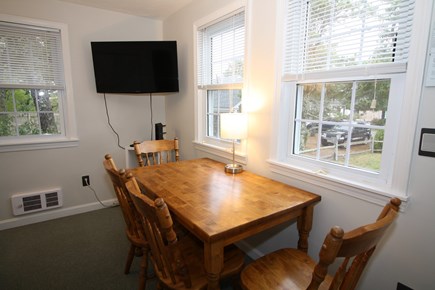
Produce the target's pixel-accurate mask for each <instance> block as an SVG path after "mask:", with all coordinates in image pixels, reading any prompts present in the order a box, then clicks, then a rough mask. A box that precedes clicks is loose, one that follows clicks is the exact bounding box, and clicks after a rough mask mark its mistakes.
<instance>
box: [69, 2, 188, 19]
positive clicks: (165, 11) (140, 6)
mask: <svg viewBox="0 0 435 290" xmlns="http://www.w3.org/2000/svg"><path fill="white" fill-rule="evenodd" d="M61 1H64V2H71V3H75V4H80V5H85V6H91V7H95V8H101V9H107V10H112V11H116V12H122V13H126V14H131V15H136V16H144V17H149V18H154V19H165V18H166V17H167V16H169V15H171V14H173V13H175V12H176V11H178V10H180V9H181V8H183V7H184V6H186V5H188V4H189V3H190V2H192V1H193V0H61Z"/></svg>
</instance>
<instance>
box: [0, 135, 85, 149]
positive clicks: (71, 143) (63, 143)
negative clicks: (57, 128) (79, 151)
mask: <svg viewBox="0 0 435 290" xmlns="http://www.w3.org/2000/svg"><path fill="white" fill-rule="evenodd" d="M78 144H79V139H78V138H50V139H42V138H37V139H32V140H29V139H27V140H25V141H24V140H23V141H17V140H13V141H12V140H8V141H0V153H2V152H14V151H28V150H41V149H56V148H67V147H76V146H78Z"/></svg>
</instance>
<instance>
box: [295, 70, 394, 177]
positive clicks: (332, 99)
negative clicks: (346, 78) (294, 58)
mask: <svg viewBox="0 0 435 290" xmlns="http://www.w3.org/2000/svg"><path fill="white" fill-rule="evenodd" d="M389 90H390V79H382V80H363V81H351V82H325V83H314V84H299V85H298V86H297V99H296V100H297V104H296V108H297V112H296V118H295V120H294V126H295V131H294V132H295V135H294V145H293V153H294V154H296V155H299V156H303V157H306V158H310V159H315V160H321V161H325V162H328V163H334V164H337V165H341V166H345V167H354V168H360V169H364V170H369V171H374V172H379V170H380V165H381V155H382V144H383V133H384V128H385V123H386V120H385V117H386V112H387V104H388V96H389ZM318 108H321V110H322V113H321V114H319V113H318ZM300 116H302V118H301V117H300ZM320 128H321V129H320ZM319 132H321V133H320V136H319Z"/></svg>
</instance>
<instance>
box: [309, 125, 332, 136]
mask: <svg viewBox="0 0 435 290" xmlns="http://www.w3.org/2000/svg"><path fill="white" fill-rule="evenodd" d="M334 126H336V125H331V124H322V132H325V131H327V130H329V129H332V128H333V127H334ZM307 129H308V131H309V132H310V136H314V135H315V134H317V132H318V131H319V123H307Z"/></svg>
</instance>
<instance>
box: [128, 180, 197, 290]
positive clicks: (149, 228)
mask: <svg viewBox="0 0 435 290" xmlns="http://www.w3.org/2000/svg"><path fill="white" fill-rule="evenodd" d="M125 181H126V188H127V190H128V192H129V193H130V196H131V199H132V200H133V203H134V204H135V206H136V209H137V211H138V212H139V213H140V214H141V217H142V225H143V228H144V231H145V235H146V237H147V240H148V242H149V244H150V249H151V257H152V259H151V260H152V261H153V264H154V270H155V272H156V274H157V275H158V276H159V279H160V280H167V277H170V279H171V281H172V283H173V284H174V285H175V284H178V283H179V282H182V283H183V284H184V286H185V287H186V288H190V287H191V285H192V282H191V279H190V274H189V271H188V268H187V265H186V264H185V261H184V259H183V253H182V250H181V249H180V245H179V244H178V237H177V234H176V232H175V230H174V228H173V221H172V217H171V213H170V212H169V209H168V207H167V205H166V203H165V201H164V200H163V199H162V198H156V199H155V200H154V201H153V200H151V199H150V198H148V197H147V196H146V195H143V194H142V193H141V191H140V188H139V186H138V183H137V181H136V179H135V178H134V177H133V176H132V175H131V173H128V174H127V180H125Z"/></svg>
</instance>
